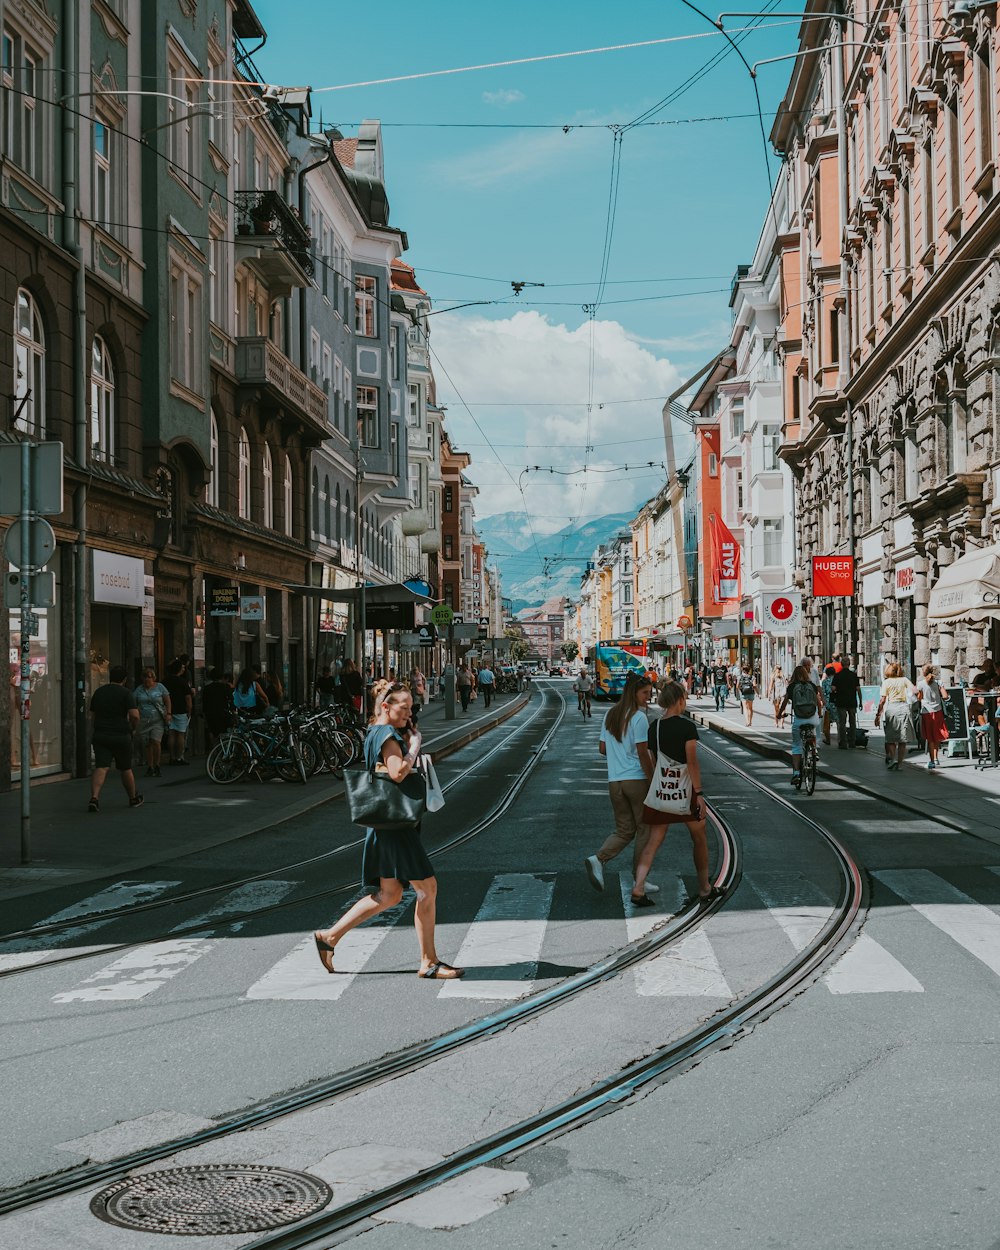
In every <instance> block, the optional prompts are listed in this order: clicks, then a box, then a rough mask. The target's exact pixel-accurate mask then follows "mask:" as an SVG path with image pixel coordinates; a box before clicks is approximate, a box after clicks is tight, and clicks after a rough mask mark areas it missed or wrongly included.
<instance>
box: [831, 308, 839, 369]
mask: <svg viewBox="0 0 1000 1250" xmlns="http://www.w3.org/2000/svg"><path fill="white" fill-rule="evenodd" d="M830 364H832V365H839V364H840V317H839V316H838V315H837V310H836V308H831V309H830Z"/></svg>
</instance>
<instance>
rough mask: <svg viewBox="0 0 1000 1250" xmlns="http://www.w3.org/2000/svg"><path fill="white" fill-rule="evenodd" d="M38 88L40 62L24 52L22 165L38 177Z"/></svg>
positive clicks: (22, 71) (21, 134)
mask: <svg viewBox="0 0 1000 1250" xmlns="http://www.w3.org/2000/svg"><path fill="white" fill-rule="evenodd" d="M37 89H38V64H37V62H36V60H35V58H34V57H33V56H32V55H31V54H30V53H29V52H25V53H24V59H23V61H22V64H21V92H22V95H21V133H20V139H21V165H22V167H23V168H24V171H25V173H28V174H30V175H31V176H32V178H38V176H39V168H38V155H39V146H40V144H39V133H38V132H39V128H40V117H41V110H40V109H38V108H37V107H36V105H37V100H36V96H35V93H36V91H37Z"/></svg>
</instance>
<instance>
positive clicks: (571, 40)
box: [254, 0, 798, 535]
mask: <svg viewBox="0 0 1000 1250" xmlns="http://www.w3.org/2000/svg"><path fill="white" fill-rule="evenodd" d="M254 7H255V10H256V12H257V14H258V16H259V17H260V19H261V21H262V22H263V24H264V25H265V27H266V28H267V30H268V40H267V44H266V45H265V47H264V48H263V49H262V50H261V51H260V52H259V53H258V54H257V55H256V57H255V60H256V63H257V67H258V69H259V71H260V73H261V74H262V76H263V77H265V78H266V79H268V80H269V81H273V82H279V83H284V84H292V83H295V84H303V85H305V84H308V85H310V86H312V87H313V89H314V95H313V110H314V116H315V117H316V118H317V119H318V118H319V115H320V113H321V112H322V116H323V119H324V122H325V123H327V124H333V125H339V126H340V127H341V129H342V130H343V131H344V132H345V133H346V134H350V133H353V131H354V128H355V127H356V125H357V123H358V122H360V121H361V120H362V119H363V118H379V119H380V120H381V121H382V123H383V127H384V130H383V136H384V143H385V155H386V181H387V186H388V193H389V201H390V205H391V214H392V220H393V222H394V224H396V225H398V226H401V227H402V228H404V229H405V230H406V231H407V234H408V236H409V241H410V250H409V252H408V253H407V255H406V260H407V261H408V262H409V263H410V264H413V265H414V266H415V267H416V269H417V272H418V276H419V277H420V279H421V281H422V284H423V286H424V287H425V289H427V291H428V292H429V293H430V294H431V295H432V296H433V298H434V300H435V306H436V307H438V308H444V307H447V306H448V305H449V304H451V303H464V302H466V301H473V300H504V301H509V302H505V303H498V304H491V305H483V306H478V307H472V308H468V309H464V310H461V311H457V312H453V313H447V314H442V315H440V316H438V317H435V319H434V321H433V323H432V327H433V334H432V344H433V347H434V350H435V353H436V354H437V357H438V361H437V362H436V365H435V369H436V373H437V376H438V384H439V392H440V396H441V398H442V399H443V400H444V401H446V402H447V404H448V408H449V424H450V427H451V429H452V430H453V433H454V436H455V439H456V441H457V442H458V443H459V444H460V445H462V446H464V447H466V448H467V449H468V450H469V451H470V452H471V454H472V455H473V458H474V468H473V472H472V476H473V477H474V479H475V480H476V481H477V482H478V483H479V485H480V497H479V500H478V501H477V506H478V511H479V513H480V515H483V516H486V515H489V514H491V513H494V512H500V511H507V510H518V509H520V508H521V507H522V506H525V505H526V506H527V509H528V511H530V512H531V513H532V516H533V519H534V521H535V524H536V529H537V532H538V533H539V535H543V534H545V533H547V532H554V531H555V530H557V529H559V528H561V527H562V526H564V525H565V524H567V522H571V521H572V520H574V519H575V518H578V517H581V516H594V515H601V514H602V513H604V512H613V511H615V512H617V511H621V510H623V509H627V508H629V507H631V506H632V505H633V504H637V503H640V502H641V501H642V499H644V498H646V497H647V496H648V495H650V494H652V493H654V492H655V490H656V489H657V486H658V484H659V482H660V481H662V472H661V471H660V470H658V469H656V468H653V469H648V470H647V471H646V472H645V474H643V473H640V472H638V471H636V467H635V466H637V465H639V464H641V463H642V462H643V461H646V460H650V459H652V460H655V461H659V460H660V459H661V458H662V455H663V448H662V435H661V420H660V407H661V405H660V403H658V402H656V401H655V399H652V398H647V397H655V396H657V395H663V394H665V393H666V391H667V390H668V389H671V388H672V385H675V384H676V382H677V380H683V378H684V377H686V376H687V375H688V374H689V373H691V372H694V370H695V369H697V368H698V367H699V366H700V365H701V364H702V363H703V362H704V361H705V360H706V359H707V358H708V357H709V356H711V355H712V354H714V352H715V351H717V350H719V349H720V347H721V346H722V345H723V344H724V341H725V337H726V335H727V332H728V325H729V309H728V303H727V301H728V288H729V282H730V279H731V276H732V274H733V271H734V270H735V267H736V265H737V264H740V263H744V262H747V261H749V260H750V259H751V257H752V255H753V250H754V246H755V244H756V241H757V236H758V233H759V230H760V225H761V221H762V219H763V213H764V209H765V206H766V201H767V180H766V174H765V168H764V157H763V148H762V144H761V140H760V131H759V124H758V121H757V117H756V113H755V106H754V95H753V88H752V85H751V82H750V80H749V77H748V75H747V72H746V70H745V68H744V67H743V66H742V65H741V64H740V62H739V60H738V59H737V57H736V56H735V55H730V56H729V57H727V58H726V59H725V60H723V61H722V63H721V64H720V65H719V66H718V67H717V68H715V69H713V70H711V71H710V72H709V73H707V74H706V75H705V76H704V77H703V78H702V79H701V80H700V81H698V82H697V83H696V84H695V85H693V86H692V87H691V88H690V89H689V90H687V91H686V92H685V93H684V94H683V95H681V96H680V97H679V98H677V99H676V100H675V101H674V102H673V103H670V104H669V105H667V107H665V108H664V109H663V110H662V111H660V112H658V113H657V114H655V116H654V117H653V118H652V119H651V120H653V121H655V122H659V123H668V124H660V125H649V126H642V127H636V128H634V129H631V130H629V131H628V132H627V133H625V135H624V137H623V139H622V142H621V167H620V177H619V183H618V201H617V213H616V218H615V227H614V233H613V237H612V243H611V250H610V261H609V265H608V271H607V285H606V287H605V289H604V293H603V302H602V303H601V306H600V309H599V312H598V314H597V320H596V323H595V325H594V327H593V346H592V343H591V327H590V325H589V324H588V318H587V316H586V314H585V313H584V311H583V309H582V307H581V306H582V305H583V304H585V303H588V302H592V301H594V299H595V298H596V295H597V280H598V276H599V274H600V271H601V258H602V252H603V245H604V239H605V228H606V222H607V216H608V212H607V210H608V200H609V184H610V173H611V165H612V151H613V142H614V140H613V135H612V131H611V130H610V129H609V128H608V127H609V126H611V125H615V124H617V125H623V124H625V123H627V122H629V121H631V120H632V119H634V118H636V117H638V116H639V115H640V114H642V113H644V112H645V111H646V110H648V109H650V108H651V107H653V106H654V105H656V104H657V103H658V102H659V101H661V100H662V99H664V98H665V97H667V96H668V95H669V94H670V93H671V92H673V91H674V90H675V89H676V88H677V87H678V86H680V85H681V84H682V83H683V82H684V80H685V79H687V78H688V77H689V76H690V75H691V74H692V73H694V72H695V71H696V70H698V69H699V68H700V67H701V66H703V65H704V64H705V62H707V61H708V60H709V59H710V58H711V57H712V56H714V55H715V54H716V53H717V52H718V51H720V50H721V49H722V48H723V47H724V46H725V41H724V40H723V39H722V37H721V36H719V35H713V34H711V33H708V35H707V37H704V38H697V39H692V40H685V41H680V42H673V43H667V44H660V45H658V46H652V47H637V48H632V49H628V50H622V51H614V52H605V53H602V54H598V55H591V56H579V57H571V58H566V59H562V60H549V61H542V62H538V63H534V64H528V65H515V66H505V67H498V68H493V69H486V70H478V71H476V72H471V73H462V74H453V75H448V76H445V77H436V78H426V79H421V80H417V81H407V82H399V83H392V84H384V85H378V86H365V87H356V88H351V89H348V90H333V91H325V90H321V88H326V87H336V86H339V85H341V84H347V83H353V82H358V81H361V80H365V81H368V80H372V79H380V78H387V77H394V76H397V75H405V74H415V73H422V72H426V71H428V70H440V69H451V68H455V67H461V66H467V65H475V64H482V63H485V62H497V61H504V60H510V59H517V58H522V57H534V56H545V55H548V54H551V53H557V52H567V51H576V50H580V49H589V48H597V47H602V46H607V45H613V44H623V43H630V42H638V41H644V40H653V39H663V38H674V37H676V36H684V35H691V34H698V35H704V34H705V32H710V28H709V27H708V25H707V24H706V23H703V22H702V21H700V19H698V18H697V17H696V16H695V15H694V14H693V13H691V12H690V11H688V10H687V9H686V8H685V7H684V6H683V5H682V4H681V3H679V2H678V0H668V3H666V4H664V3H662V0H661V2H659V3H652V2H650V0H633V2H632V3H630V4H627V5H618V6H610V5H608V4H606V3H596V2H592V0H576V2H574V3H569V2H568V0H548V2H546V3H539V2H538V0H534V3H527V2H525V0H509V2H508V3H506V4H504V5H502V6H493V7H491V8H489V9H487V8H486V7H485V6H482V7H480V6H470V5H468V3H467V2H463V3H457V2H454V0H430V3H428V4H425V5H424V6H419V5H414V4H413V3H407V4H403V3H401V2H398V0H383V3H381V4H380V5H379V6H378V8H377V9H376V10H370V9H368V8H367V7H366V6H363V5H346V4H337V5H332V4H330V3H328V2H327V3H319V0H281V2H280V3H279V0H256V2H255V5H254ZM701 7H703V8H705V5H702V6H701ZM738 7H739V6H738ZM745 7H747V8H753V7H754V6H753V5H748V6H745ZM785 7H786V8H790V7H791V6H785ZM706 12H709V14H710V16H712V17H713V18H714V17H715V16H716V14H717V10H716V9H715V8H712V9H710V10H709V9H707V8H706ZM746 24H748V22H747V19H741V18H730V19H727V27H730V28H739V27H740V26H741V25H746ZM767 24H769V25H770V26H771V29H769V30H766V31H760V32H755V33H754V34H752V35H750V36H749V37H748V38H747V40H746V41H745V42H744V43H742V45H741V46H742V49H743V51H744V54H745V55H746V57H747V60H748V61H750V62H751V63H752V62H754V61H756V60H758V59H761V58H764V57H770V56H780V55H782V54H784V53H788V52H792V51H794V50H795V48H796V47H797V31H798V23H797V22H796V21H795V20H794V19H788V18H786V19H783V20H782V19H780V18H779V17H775V18H769V19H767ZM790 66H791V63H790V62H785V63H783V64H779V65H775V66H769V67H762V68H761V70H760V77H759V84H760V90H761V97H762V101H763V104H764V109H765V125H766V127H767V129H768V130H769V129H770V123H771V118H770V117H768V116H767V113H768V112H772V113H773V110H774V109H775V107H776V106H777V104H778V102H779V101H780V99H781V97H782V95H783V93H784V89H785V85H786V83H787V80H788V76H789V72H790ZM737 114H743V115H744V116H742V117H734V118H733V119H732V120H726V121H690V120H687V119H691V118H709V117H711V118H716V117H720V116H730V115H737ZM401 123H408V124H405V125H404V124H401ZM414 123H430V124H429V125H423V124H421V125H415V124H414ZM442 123H444V125H442ZM456 123H461V124H462V125H461V127H457V126H456ZM531 127H549V128H548V129H536V128H531ZM563 127H569V130H568V131H565V132H564V130H563ZM776 164H777V163H776V161H775V160H774V158H773V156H772V166H773V167H774V168H776ZM434 271H449V272H448V273H444V272H434ZM452 275H469V276H452ZM511 280H518V281H527V282H542V283H545V286H544V288H533V287H527V288H525V290H524V293H523V294H522V295H521V296H520V297H519V298H518V299H516V300H515V298H514V296H513V294H512V292H511V288H510V282H511ZM566 284H580V285H566ZM690 292H703V293H702V294H697V295H691V294H689V293H690ZM668 296H670V297H677V296H680V298H666V297H668ZM651 297H652V298H651ZM627 301H641V302H627ZM592 359H593V362H594V382H593V392H592V398H593V399H594V400H595V401H597V402H604V404H605V406H604V407H603V408H598V407H596V406H595V407H594V408H593V409H592V412H591V416H590V422H589V432H588V420H587V412H586V403H587V400H588V398H589V397H591V391H590V387H589V376H590V363H591V360H592ZM446 375H447V376H446ZM459 395H460V396H461V397H462V399H464V400H465V401H466V402H467V403H468V404H469V406H470V408H471V409H472V414H473V415H472V416H470V414H469V412H468V411H467V410H466V409H465V408H464V406H463V404H462V403H461V402H460V401H459V398H458V396H459ZM629 400H641V401H643V402H637V403H630V402H623V401H629ZM543 404H544V405H545V406H542V405H543ZM473 417H474V418H475V419H473ZM477 422H478V425H477ZM487 442H489V443H492V444H493V447H494V448H495V451H494V450H493V449H491V448H490V447H489V446H488V445H487ZM588 443H589V445H590V446H592V447H593V448H594V450H593V451H592V452H589V453H588V452H586V451H585V447H586V446H587V445H588ZM498 461H499V462H498ZM627 463H628V464H631V465H632V468H630V470H629V472H625V471H624V469H622V468H621V466H623V465H624V464H627ZM536 464H537V465H540V466H541V467H542V468H543V469H547V468H548V467H553V468H558V469H559V471H560V472H559V473H558V474H549V473H547V472H542V473H539V472H536V471H535V470H534V468H533V466H534V465H536ZM585 465H586V466H587V469H588V472H587V473H586V474H583V473H581V472H580V470H581V469H582V468H583V467H584V466H585ZM526 468H528V470H529V471H528V472H527V473H525V472H524V470H525V469H526ZM598 470H600V472H599V471H598ZM658 474H659V478H658ZM518 483H519V485H518ZM522 490H523V494H522Z"/></svg>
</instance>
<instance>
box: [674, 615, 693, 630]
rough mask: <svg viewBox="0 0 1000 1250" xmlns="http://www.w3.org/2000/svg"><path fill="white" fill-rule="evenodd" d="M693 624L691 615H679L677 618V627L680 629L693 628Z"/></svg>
mask: <svg viewBox="0 0 1000 1250" xmlns="http://www.w3.org/2000/svg"><path fill="white" fill-rule="evenodd" d="M692 624H693V622H692V620H691V618H690V616H679V617H678V618H677V628H678V629H690V628H691V626H692Z"/></svg>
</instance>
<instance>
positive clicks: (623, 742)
mask: <svg viewBox="0 0 1000 1250" xmlns="http://www.w3.org/2000/svg"><path fill="white" fill-rule="evenodd" d="M652 693H653V683H652V682H651V681H650V679H649V678H648V677H647V676H645V675H643V676H639V675H637V674H634V673H630V674H629V675H628V677H627V678H626V679H625V689H624V690H623V691H622V696H621V698H620V699H619V700H618V702H617V703H616V704H615V706H614V707H613V708H612V709H611V711H610V712H609V713H608V714H607V716H606V717H605V718H604V724H603V725H602V726H601V741H600V748H599V749H600V752H601V754H602V755H603V756H604V757H605V759H606V760H607V762H608V794H609V795H610V797H611V810H612V812H613V813H614V817H615V831H614V833H613V834H611V836H610V837H608V838H607V840H606V841H605V843H604V845H603V846H602V847H601V849H600V850H599V851H598V852H597V854H596V855H588V856H587V858H586V859H585V860H584V861H583V866H584V868H586V870H587V876H588V877H589V878H590V884H591V885H592V886H593V887H594V889H595V890H603V889H604V865H605V864H607V863H608V862H609V861H611V860H612V859H614V858H615V856H616V855H620V854H621V852H622V851H624V849H625V848H626V847H627V846H628V845H629V843H630V842H631V843H632V872H633V875H634V874H635V867H636V865H637V864H638V862H639V856H640V855H641V854H642V849H643V847H644V846H645V845H646V840H647V839H648V837H649V828H648V827H647V826H646V825H645V824H644V823H643V819H642V804H643V800H644V799H645V797H646V791H647V790H648V789H649V782H650V778H651V777H652V776H653V758H652V756H651V755H650V753H649V747H648V746H647V744H646V739H647V735H648V734H649V721H648V720H647V719H646V706H647V704H648V703H649V699H650V696H651V695H652ZM650 888H652V889H653V890H655V889H656V886H652V887H650V886H649V885H648V884H647V886H646V889H647V890H648V889H650Z"/></svg>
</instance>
